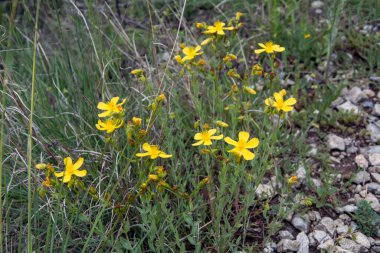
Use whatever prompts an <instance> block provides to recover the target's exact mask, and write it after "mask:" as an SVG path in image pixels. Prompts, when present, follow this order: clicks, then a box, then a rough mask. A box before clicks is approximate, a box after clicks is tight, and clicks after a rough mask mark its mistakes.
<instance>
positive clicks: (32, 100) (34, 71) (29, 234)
mask: <svg viewBox="0 0 380 253" xmlns="http://www.w3.org/2000/svg"><path fill="white" fill-rule="evenodd" d="M39 6H40V1H38V2H37V10H36V19H35V25H34V42H33V70H32V90H31V94H30V98H31V100H30V116H29V134H28V149H27V150H28V252H32V180H31V179H32V135H33V114H34V90H35V86H36V61H37V34H38V12H39Z"/></svg>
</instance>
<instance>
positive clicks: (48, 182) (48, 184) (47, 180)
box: [42, 177, 53, 187]
mask: <svg viewBox="0 0 380 253" xmlns="http://www.w3.org/2000/svg"><path fill="white" fill-rule="evenodd" d="M42 185H43V186H45V187H52V186H53V184H52V181H51V179H50V177H46V178H45V180H44V181H42Z"/></svg>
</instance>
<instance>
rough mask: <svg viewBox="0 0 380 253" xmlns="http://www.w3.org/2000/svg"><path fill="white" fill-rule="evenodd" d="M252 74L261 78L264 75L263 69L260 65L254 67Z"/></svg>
mask: <svg viewBox="0 0 380 253" xmlns="http://www.w3.org/2000/svg"><path fill="white" fill-rule="evenodd" d="M252 74H253V75H256V76H261V75H262V74H263V67H262V66H261V65H260V64H255V65H253V66H252Z"/></svg>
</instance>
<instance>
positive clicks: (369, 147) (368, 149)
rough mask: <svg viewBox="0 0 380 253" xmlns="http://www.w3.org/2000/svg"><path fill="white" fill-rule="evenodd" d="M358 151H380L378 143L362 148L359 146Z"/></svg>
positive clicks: (366, 152) (365, 152)
mask: <svg viewBox="0 0 380 253" xmlns="http://www.w3.org/2000/svg"><path fill="white" fill-rule="evenodd" d="M360 152H361V153H363V154H368V155H369V154H374V153H380V145H375V146H367V147H364V148H360Z"/></svg>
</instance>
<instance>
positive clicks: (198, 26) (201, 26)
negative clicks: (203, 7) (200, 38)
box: [195, 23, 205, 29]
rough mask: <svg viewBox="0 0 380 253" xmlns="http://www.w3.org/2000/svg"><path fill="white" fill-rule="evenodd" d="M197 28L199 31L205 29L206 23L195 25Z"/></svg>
mask: <svg viewBox="0 0 380 253" xmlns="http://www.w3.org/2000/svg"><path fill="white" fill-rule="evenodd" d="M195 27H196V28H198V29H202V28H203V27H205V24H204V23H195Z"/></svg>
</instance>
